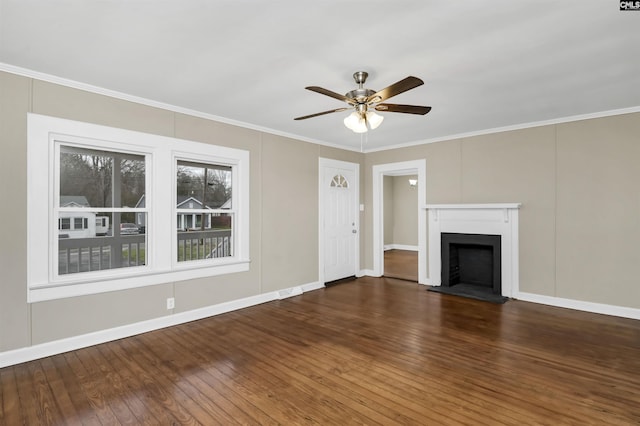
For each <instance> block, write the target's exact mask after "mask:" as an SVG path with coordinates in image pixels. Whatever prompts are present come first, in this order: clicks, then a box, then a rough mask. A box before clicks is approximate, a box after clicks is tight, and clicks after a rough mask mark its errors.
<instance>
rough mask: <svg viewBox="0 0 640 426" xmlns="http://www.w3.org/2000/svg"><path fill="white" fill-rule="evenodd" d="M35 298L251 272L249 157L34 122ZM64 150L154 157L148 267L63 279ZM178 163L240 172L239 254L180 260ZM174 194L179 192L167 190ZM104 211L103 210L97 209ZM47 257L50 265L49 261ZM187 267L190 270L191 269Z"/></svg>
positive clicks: (46, 120) (30, 284)
mask: <svg viewBox="0 0 640 426" xmlns="http://www.w3.org/2000/svg"><path fill="white" fill-rule="evenodd" d="M27 130H28V132H27V170H28V179H27V191H28V192H27V221H28V222H27V300H28V302H29V303H32V302H38V301H43V300H52V299H58V298H65V297H74V296H81V295H87V294H96V293H102V292H107V291H117V290H123V289H129V288H136V287H143V286H148V285H156V284H162V283H167V282H177V281H183V280H189V279H194V278H201V277H207V276H215V275H221V274H227V273H234V272H242V271H247V270H249V263H250V258H249V152H248V151H246V150H240V149H235V148H229V147H222V146H218V145H212V144H207V143H201V142H194V141H188V140H184V139H177V138H172V137H167V136H160V135H153V134H149V133H142V132H135V131H130V130H125V129H118V128H113V127H107V126H101V125H96V124H90V123H83V122H78V121H72V120H66V119H60V118H55V117H49V116H43V115H39V114H33V113H29V114H28V116H27ZM60 144H70V145H76V144H77V145H80V146H82V147H87V148H93V149H101V150H111V151H118V152H124V153H134V154H143V155H145V158H146V191H145V208H144V210H145V211H146V214H147V226H146V238H147V249H146V263H147V264H146V265H144V266H139V267H132V268H119V269H105V270H101V271H92V272H87V273H77V274H67V275H62V276H61V275H58V274H57V273H56V268H55V267H54V262H57V247H58V220H57V219H58V218H57V216H56V206H55V203H56V202H57V200H58V197H57V196H56V195H57V192H56V189H58V191H59V188H58V187H57V180H58V178H57V177H58V176H59V173H60V170H59V162H58V161H59V159H57V158H56V153H57V147H58V146H59V145H60ZM177 158H180V159H183V158H188V159H190V160H192V161H198V162H212V161H214V162H223V164H227V165H231V166H232V167H233V173H234V174H233V179H234V181H233V185H234V189H233V192H232V203H234V204H233V205H234V206H236V208H235V209H234V210H235V216H234V218H235V221H236V223H235V226H236V229H235V230H234V231H235V235H234V253H233V256H230V257H226V258H217V259H210V260H211V261H204V262H197V264H193V263H192V262H180V264H179V265H177V261H175V262H174V259H175V255H174V254H175V253H176V251H177V249H176V245H177V237H176V232H175V231H176V226H175V221H176V219H175V211H176V195H175V194H176V180H175V174H170V173H166V172H163V171H166V170H174V169H175V167H176V166H175V165H176V164H177V160H176V159H177ZM167 188H171V190H167ZM96 209H98V210H99V209H100V208H99V207H97V208H96ZM42 259H46V260H45V261H43V260H42ZM185 263H187V264H185Z"/></svg>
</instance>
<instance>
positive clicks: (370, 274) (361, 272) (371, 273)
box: [357, 269, 382, 278]
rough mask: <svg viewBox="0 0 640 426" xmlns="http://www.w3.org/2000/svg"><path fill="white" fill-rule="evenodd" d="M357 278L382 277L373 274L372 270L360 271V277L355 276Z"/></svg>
mask: <svg viewBox="0 0 640 426" xmlns="http://www.w3.org/2000/svg"><path fill="white" fill-rule="evenodd" d="M357 276H358V277H365V276H367V277H374V278H380V277H381V276H382V275H379V274H375V273H374V272H373V269H361V270H360V275H357Z"/></svg>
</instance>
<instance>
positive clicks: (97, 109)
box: [0, 72, 364, 352]
mask: <svg viewBox="0 0 640 426" xmlns="http://www.w3.org/2000/svg"><path fill="white" fill-rule="evenodd" d="M28 112H34V113H38V114H44V115H49V116H55V117H61V118H67V119H71V120H77V121H85V122H89V123H95V124H101V125H107V126H112V127H118V128H123V129H128V130H136V131H142V132H147V133H153V134H159V135H164V136H171V137H176V138H181V139H188V140H194V141H199V142H205V143H212V144H217V145H223V146H230V147H234V148H240V149H245V150H248V151H249V152H250V162H251V169H250V175H251V181H250V185H251V194H250V204H251V206H250V209H251V212H250V238H251V241H250V243H251V250H250V255H251V264H250V269H249V271H248V272H243V273H236V274H229V275H223V276H216V277H210V278H201V279H194V280H189V281H182V282H176V283H168V284H162V285H156V286H149V287H141V288H136V289H131V290H125V291H115V292H110V293H103V294H95V295H90V296H82V297H74V298H67V299H59V300H53V301H47V302H39V303H33V304H28V303H27V302H26V295H27V293H26V283H27V269H26V251H27V250H26V241H27V238H26V235H27V226H26V223H25V222H24V221H19V220H18V221H16V218H21V217H26V204H27V202H26V191H27V175H26V167H27V157H26V146H27V143H26V128H27V127H26V119H27V113H28ZM0 130H1V131H0V144H1V145H2V147H3V155H2V156H0V180H1V181H2V185H1V186H0V191H2V192H0V195H1V196H2V197H3V198H2V199H3V200H7V202H10V203H11V206H12V208H11V209H2V210H1V211H2V213H0V214H2V223H4V224H11V226H2V227H0V236H1V239H0V262H1V263H0V283H1V287H0V352H3V351H7V350H11V349H17V348H23V347H28V346H30V345H33V344H38V343H44V342H49V341H53V340H57V339H62V338H66V337H72V336H77V335H81V334H85V333H90V332H95V331H100V330H105V329H110V328H113V327H118V326H123V325H128V324H132V323H136V322H140V321H145V320H150V319H154V318H159V317H162V316H165V315H168V313H170V311H167V310H166V306H165V303H166V299H167V297H175V303H176V307H175V310H174V312H176V313H178V312H185V311H189V310H193V309H197V308H203V307H207V306H211V305H215V304H218V303H222V302H228V301H233V300H237V299H240V298H244V297H249V296H255V295H259V294H262V293H267V292H271V291H275V290H279V289H283V288H288V287H292V286H298V285H303V284H308V283H313V282H316V281H317V280H318V159H319V158H320V157H324V158H331V159H336V160H342V161H350V162H355V163H358V164H360V165H361V170H363V169H364V167H363V165H364V163H363V158H364V155H363V154H361V153H355V152H351V151H344V150H340V149H335V148H329V147H323V146H320V145H315V144H310V143H306V142H301V141H296V140H291V139H287V138H283V137H279V136H274V135H270V134H265V133H262V132H258V131H254V130H250V129H246V128H240V127H236V126H231V125H227V124H224V123H219V122H214V121H211V120H206V119H202V118H197V117H193V116H189V115H185V114H180V113H175V112H172V111H168V110H163V109H159V108H153V107H149V106H145V105H141V104H136V103H133V102H128V101H123V100H119V99H115V98H110V97H108V96H103V95H99V94H94V93H89V92H85V91H82V90H77V89H73V88H69V87H65V86H60V85H57V84H52V83H48V82H44V81H39V80H34V79H31V78H26V77H21V76H16V75H13V74H10V73H4V72H0ZM361 179H362V177H361ZM363 193H364V187H363V186H361V194H363ZM292 199H295V200H296V202H295V203H292V202H291V200H292Z"/></svg>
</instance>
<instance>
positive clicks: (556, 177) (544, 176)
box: [364, 113, 640, 309]
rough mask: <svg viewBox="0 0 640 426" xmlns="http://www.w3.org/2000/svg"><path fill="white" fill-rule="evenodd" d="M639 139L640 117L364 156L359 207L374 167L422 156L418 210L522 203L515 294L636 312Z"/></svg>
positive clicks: (639, 293)
mask: <svg viewBox="0 0 640 426" xmlns="http://www.w3.org/2000/svg"><path fill="white" fill-rule="evenodd" d="M638 135H640V113H636V114H626V115H618V116H612V117H606V118H599V119H592V120H584V121H576V122H572V123H566V124H558V125H549V126H541V127H535V128H530V129H524V130H517V131H510V132H502V133H494V134H490V135H484V136H477V137H470V138H464V139H457V140H451V141H446V142H439V143H432V144H425V145H418V146H413V147H409V148H402V149H395V150H389V151H384V152H375V153H369V154H367V157H366V159H365V163H366V169H367V170H366V173H365V177H366V179H367V191H368V192H367V194H365V202H366V203H367V206H368V207H369V208H371V197H372V195H371V190H372V189H371V178H370V175H371V172H372V167H373V166H374V165H378V164H387V163H393V162H398V161H407V160H415V159H422V158H425V159H426V161H427V203H434V204H437V203H499V202H518V203H522V208H521V209H520V234H519V236H520V291H521V292H526V293H533V294H537V295H543V296H551V297H559V298H566V299H573V300H578V301H586V302H593V303H602V304H609V305H616V306H622V307H630V308H636V309H639V308H640V286H638V285H637V278H636V275H635V273H634V270H635V269H636V265H638V264H640V250H638V249H637V241H640V219H639V218H640V191H638V189H637V188H638V183H639V182H640V167H638V164H640V144H639V143H638ZM368 224H369V226H368V228H367V231H368V232H369V235H367V236H365V238H368V239H369V240H370V239H371V238H372V236H371V234H370V233H371V225H370V221H369V222H368ZM371 266H372V253H371V248H370V247H368V250H367V253H366V256H365V264H364V268H371Z"/></svg>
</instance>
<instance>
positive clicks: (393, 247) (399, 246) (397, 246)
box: [383, 244, 418, 251]
mask: <svg viewBox="0 0 640 426" xmlns="http://www.w3.org/2000/svg"><path fill="white" fill-rule="evenodd" d="M383 249H384V251H387V250H408V251H418V246H411V245H407V244H385V245H384V247H383Z"/></svg>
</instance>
